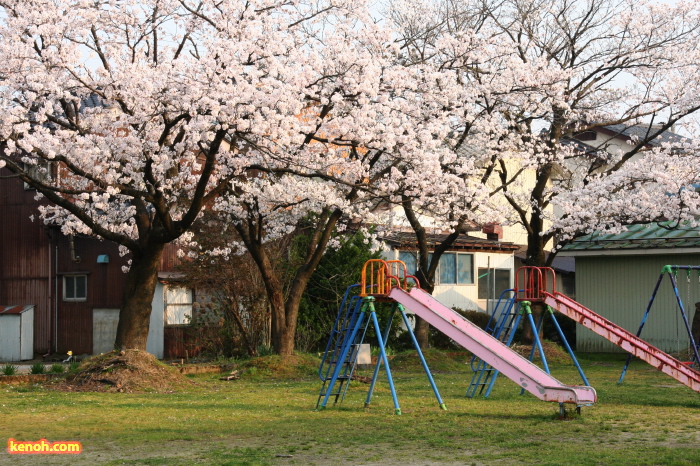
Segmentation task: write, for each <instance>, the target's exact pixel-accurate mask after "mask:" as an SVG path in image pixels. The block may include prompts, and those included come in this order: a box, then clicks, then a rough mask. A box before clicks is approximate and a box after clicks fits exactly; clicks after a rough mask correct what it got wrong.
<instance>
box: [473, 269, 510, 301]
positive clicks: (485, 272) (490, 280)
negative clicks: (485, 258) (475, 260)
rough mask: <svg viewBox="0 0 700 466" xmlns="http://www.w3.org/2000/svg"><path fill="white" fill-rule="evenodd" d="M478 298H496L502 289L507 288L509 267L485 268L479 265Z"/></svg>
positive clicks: (508, 284) (508, 286) (508, 285)
mask: <svg viewBox="0 0 700 466" xmlns="http://www.w3.org/2000/svg"><path fill="white" fill-rule="evenodd" d="M478 287H479V291H478V298H479V299H498V297H499V296H500V295H501V293H502V292H503V290H509V289H510V288H511V286H510V269H487V268H481V267H479V284H478Z"/></svg>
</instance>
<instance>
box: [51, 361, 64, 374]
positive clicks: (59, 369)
mask: <svg viewBox="0 0 700 466" xmlns="http://www.w3.org/2000/svg"><path fill="white" fill-rule="evenodd" d="M65 371H66V366H64V365H63V364H61V363H60V362H57V363H54V364H51V368H50V369H49V372H50V373H52V374H63V373H64V372H65Z"/></svg>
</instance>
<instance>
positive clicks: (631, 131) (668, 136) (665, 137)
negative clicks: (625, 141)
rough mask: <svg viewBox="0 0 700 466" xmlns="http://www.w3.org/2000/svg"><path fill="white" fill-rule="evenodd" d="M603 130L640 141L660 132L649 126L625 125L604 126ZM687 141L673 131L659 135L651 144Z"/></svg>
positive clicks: (658, 144)
mask: <svg viewBox="0 0 700 466" xmlns="http://www.w3.org/2000/svg"><path fill="white" fill-rule="evenodd" d="M603 129H606V130H608V131H609V132H612V133H614V134H615V135H619V136H624V137H628V138H630V137H632V136H635V137H637V138H639V140H640V141H641V140H644V138H646V137H647V136H648V135H650V134H654V132H656V131H657V130H658V128H653V127H651V128H650V127H649V125H633V126H630V125H625V124H619V125H608V126H604V127H603ZM685 140H687V138H685V137H683V136H681V135H679V134H676V133H674V132H672V131H664V132H663V133H661V134H660V135H658V136H657V137H656V138H654V140H652V141H650V142H649V144H650V145H652V146H660V145H662V144H664V143H679V142H683V141H685Z"/></svg>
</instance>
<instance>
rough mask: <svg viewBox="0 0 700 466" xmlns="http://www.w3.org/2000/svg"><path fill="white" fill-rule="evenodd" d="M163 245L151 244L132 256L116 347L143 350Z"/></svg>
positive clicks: (120, 313) (120, 314)
mask: <svg viewBox="0 0 700 466" xmlns="http://www.w3.org/2000/svg"><path fill="white" fill-rule="evenodd" d="M164 248H165V245H164V244H155V245H151V246H150V247H148V248H146V250H145V251H144V252H143V253H141V254H138V255H137V254H134V255H133V257H132V262H131V268H130V269H129V273H128V275H127V277H126V286H125V288H124V297H123V300H122V308H121V311H120V312H119V324H118V326H117V338H116V340H115V342H114V348H115V349H120V350H121V349H138V350H143V351H145V350H146V341H147V340H148V328H149V324H150V319H151V305H152V303H153V294H154V293H155V289H156V284H157V283H158V268H159V266H160V259H161V256H162V255H163V249H164Z"/></svg>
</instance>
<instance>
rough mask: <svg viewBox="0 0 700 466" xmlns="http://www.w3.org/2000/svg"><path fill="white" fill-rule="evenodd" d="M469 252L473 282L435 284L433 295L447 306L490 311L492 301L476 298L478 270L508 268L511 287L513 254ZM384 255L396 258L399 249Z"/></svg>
mask: <svg viewBox="0 0 700 466" xmlns="http://www.w3.org/2000/svg"><path fill="white" fill-rule="evenodd" d="M450 252H454V251H450ZM459 252H461V251H459ZM469 254H473V256H474V283H473V284H468V285H437V286H436V287H435V290H434V291H433V296H434V297H435V299H437V300H438V301H440V302H441V303H442V304H444V305H445V306H447V307H458V308H460V309H463V310H465V311H467V310H478V311H482V312H491V310H492V309H493V305H494V302H489V301H491V300H486V299H479V298H478V296H479V290H478V270H479V268H486V267H491V268H496V269H509V270H510V271H511V274H510V276H511V282H510V286H511V287H512V286H513V280H514V278H515V271H514V270H513V267H514V259H513V254H512V253H495V252H472V253H469ZM384 257H385V258H386V259H387V260H396V259H398V258H399V251H398V250H393V249H392V250H389V251H385V252H384ZM501 291H503V290H496V292H497V294H500V293H501Z"/></svg>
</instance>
